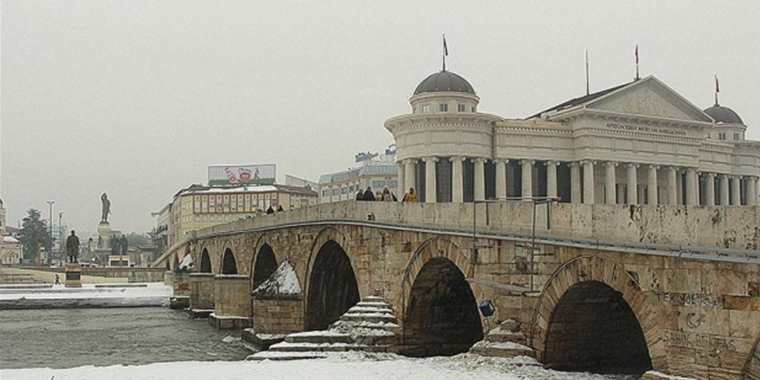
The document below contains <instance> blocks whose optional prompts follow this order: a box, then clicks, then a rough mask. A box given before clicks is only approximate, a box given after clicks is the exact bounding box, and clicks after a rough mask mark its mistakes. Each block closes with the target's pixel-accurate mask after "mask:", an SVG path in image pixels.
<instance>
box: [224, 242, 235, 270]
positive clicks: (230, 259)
mask: <svg viewBox="0 0 760 380" xmlns="http://www.w3.org/2000/svg"><path fill="white" fill-rule="evenodd" d="M222 274H238V269H237V261H236V260H235V255H234V254H233V253H232V249H230V248H226V249H225V250H224V256H222Z"/></svg>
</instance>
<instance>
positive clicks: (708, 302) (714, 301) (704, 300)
mask: <svg viewBox="0 0 760 380" xmlns="http://www.w3.org/2000/svg"><path fill="white" fill-rule="evenodd" d="M657 297H658V298H659V300H660V302H664V303H667V304H670V305H673V306H700V307H705V308H722V307H723V297H722V296H714V295H710V294H698V293H664V292H662V293H657Z"/></svg>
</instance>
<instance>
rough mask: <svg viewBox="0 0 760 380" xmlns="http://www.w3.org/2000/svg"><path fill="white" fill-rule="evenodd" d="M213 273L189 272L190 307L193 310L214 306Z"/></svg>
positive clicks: (207, 308)
mask: <svg viewBox="0 0 760 380" xmlns="http://www.w3.org/2000/svg"><path fill="white" fill-rule="evenodd" d="M214 286H215V285H214V274H213V273H191V274H190V308H191V309H195V310H211V309H213V308H214V293H215V292H216V289H215V288H214Z"/></svg>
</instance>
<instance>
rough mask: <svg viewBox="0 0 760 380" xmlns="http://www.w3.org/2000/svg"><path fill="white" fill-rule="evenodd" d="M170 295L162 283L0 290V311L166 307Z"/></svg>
mask: <svg viewBox="0 0 760 380" xmlns="http://www.w3.org/2000/svg"><path fill="white" fill-rule="evenodd" d="M171 294H172V289H171V288H170V287H168V286H166V285H164V284H163V283H146V284H136V283H130V284H108V285H94V284H86V285H82V287H81V288H66V287H64V286H63V285H53V286H52V287H50V288H34V287H29V288H21V287H12V288H3V289H0V310H4V309H6V310H7V309H34V308H44V309H47V308H87V307H136V306H162V305H165V304H166V303H168V301H169V297H170V296H171Z"/></svg>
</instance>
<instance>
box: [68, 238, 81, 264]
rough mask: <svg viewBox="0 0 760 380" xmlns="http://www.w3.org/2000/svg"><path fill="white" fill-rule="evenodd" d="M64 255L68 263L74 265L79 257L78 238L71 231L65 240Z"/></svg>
mask: <svg viewBox="0 0 760 380" xmlns="http://www.w3.org/2000/svg"><path fill="white" fill-rule="evenodd" d="M66 255H67V256H69V263H76V262H77V258H78V257H79V238H78V237H77V235H76V234H75V233H74V231H73V230H72V231H71V235H69V237H68V238H67V239H66Z"/></svg>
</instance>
